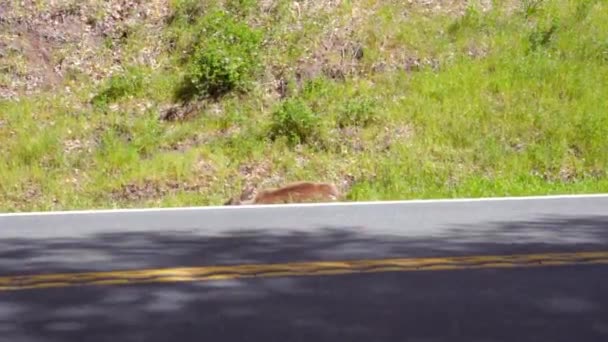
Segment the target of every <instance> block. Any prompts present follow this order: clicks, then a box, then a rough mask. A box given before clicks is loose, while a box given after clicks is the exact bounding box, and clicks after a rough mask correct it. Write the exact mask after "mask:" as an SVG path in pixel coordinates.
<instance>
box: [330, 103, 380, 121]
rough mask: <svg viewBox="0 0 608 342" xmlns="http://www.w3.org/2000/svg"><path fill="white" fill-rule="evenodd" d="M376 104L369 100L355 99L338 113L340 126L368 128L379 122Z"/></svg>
mask: <svg viewBox="0 0 608 342" xmlns="http://www.w3.org/2000/svg"><path fill="white" fill-rule="evenodd" d="M376 114H377V113H376V102H375V101H374V100H372V99H369V98H355V99H352V100H349V101H348V102H346V103H345V104H344V105H343V106H342V107H341V108H340V110H339V112H338V120H337V123H338V126H339V127H341V128H342V127H347V126H359V127H366V126H368V125H370V124H372V123H374V122H376V121H377V119H378V118H377V115H376Z"/></svg>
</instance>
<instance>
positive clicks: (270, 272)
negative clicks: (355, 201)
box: [0, 251, 608, 291]
mask: <svg viewBox="0 0 608 342" xmlns="http://www.w3.org/2000/svg"><path fill="white" fill-rule="evenodd" d="M575 264H576V265H579V264H608V251H599V252H574V253H544V254H515V255H483V256H460V257H435V258H393V259H366V260H342V261H312V262H292V263H280V264H245V265H226V266H201V267H175V268H162V269H141V270H117V271H107V272H80V273H77V272H75V273H59V274H33V275H17V276H4V277H0V291H16V290H25V289H42V288H53V287H71V286H85V285H97V286H100V285H122V284H144V283H177V282H197V281H212V280H226V279H241V278H267V277H292V276H320V275H339V274H349V273H375V272H408V271H441V270H461V269H481V268H494V269H504V268H515V267H539V266H560V265H575Z"/></svg>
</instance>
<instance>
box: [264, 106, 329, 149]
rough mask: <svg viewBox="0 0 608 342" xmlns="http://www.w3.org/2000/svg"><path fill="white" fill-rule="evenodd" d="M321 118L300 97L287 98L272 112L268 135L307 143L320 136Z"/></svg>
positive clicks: (290, 141) (272, 137)
mask: <svg viewBox="0 0 608 342" xmlns="http://www.w3.org/2000/svg"><path fill="white" fill-rule="evenodd" d="M320 123H321V120H320V118H319V116H317V115H316V114H315V113H314V112H313V111H312V110H311V109H310V107H308V105H307V104H306V103H305V102H304V101H302V100H301V99H288V100H286V101H284V102H283V103H281V105H280V106H279V107H278V108H277V109H276V110H275V111H274V112H273V113H272V125H271V127H270V132H269V137H270V138H271V139H273V140H274V139H276V138H278V137H286V138H287V140H288V141H289V143H292V144H293V143H295V144H298V143H308V142H311V141H313V140H315V139H318V138H319V136H320V127H321V125H320Z"/></svg>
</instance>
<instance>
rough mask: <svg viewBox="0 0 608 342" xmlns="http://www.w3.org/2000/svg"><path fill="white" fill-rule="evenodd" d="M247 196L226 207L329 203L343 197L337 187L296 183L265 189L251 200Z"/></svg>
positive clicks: (234, 200)
mask: <svg viewBox="0 0 608 342" xmlns="http://www.w3.org/2000/svg"><path fill="white" fill-rule="evenodd" d="M246 195H247V192H244V193H243V194H242V195H241V198H240V199H237V198H231V199H230V200H228V201H227V202H226V203H225V205H243V204H279V203H303V202H327V201H336V200H338V199H339V198H340V196H341V195H340V192H339V191H338V189H337V188H336V186H335V185H333V184H328V183H313V182H296V183H290V184H287V185H285V186H283V187H280V188H273V189H265V190H262V191H260V192H258V193H257V194H256V195H255V196H254V197H253V198H252V199H249V200H245V199H244V198H245V197H246Z"/></svg>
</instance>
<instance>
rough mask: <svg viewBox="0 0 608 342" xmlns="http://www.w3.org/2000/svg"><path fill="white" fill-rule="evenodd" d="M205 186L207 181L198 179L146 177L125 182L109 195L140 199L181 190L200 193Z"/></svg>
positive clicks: (121, 198) (128, 199)
mask: <svg viewBox="0 0 608 342" xmlns="http://www.w3.org/2000/svg"><path fill="white" fill-rule="evenodd" d="M207 187H208V183H207V182H204V181H200V182H199V181H198V180H196V181H184V182H178V181H173V180H169V181H156V180H150V179H146V180H143V181H141V182H134V183H129V184H125V185H124V186H122V187H121V188H120V189H118V190H115V191H112V192H111V195H110V197H111V198H112V199H113V200H115V201H142V200H149V199H156V198H162V197H165V196H168V195H172V194H176V193H183V192H197V193H201V192H202V190H203V189H205V188H207Z"/></svg>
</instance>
